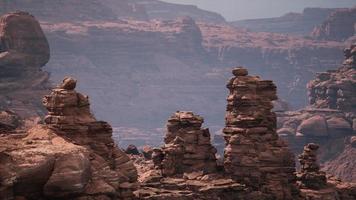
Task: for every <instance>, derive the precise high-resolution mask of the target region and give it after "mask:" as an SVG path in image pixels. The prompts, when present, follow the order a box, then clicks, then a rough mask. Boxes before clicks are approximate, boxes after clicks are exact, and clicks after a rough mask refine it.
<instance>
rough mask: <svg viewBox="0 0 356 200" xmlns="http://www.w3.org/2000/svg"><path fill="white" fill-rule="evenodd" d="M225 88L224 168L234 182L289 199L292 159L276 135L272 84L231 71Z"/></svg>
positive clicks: (241, 71)
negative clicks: (226, 90)
mask: <svg viewBox="0 0 356 200" xmlns="http://www.w3.org/2000/svg"><path fill="white" fill-rule="evenodd" d="M232 73H233V74H234V77H233V78H231V79H230V81H229V82H228V84H227V88H228V89H229V90H230V93H229V96H228V98H227V101H228V104H227V112H226V127H225V128H224V130H223V132H224V134H225V135H224V137H225V140H226V147H225V155H224V157H225V160H224V166H225V170H226V172H227V173H229V174H231V175H232V177H233V178H234V179H235V180H238V181H241V182H242V183H245V184H246V185H248V186H250V187H253V188H255V189H256V190H259V191H266V192H267V193H269V194H272V196H273V198H275V199H293V195H294V189H295V175H294V172H295V163H294V155H293V154H292V153H291V152H290V151H289V149H288V147H287V145H286V144H285V143H284V142H283V141H282V140H280V139H279V138H278V134H277V133H276V121H277V120H276V115H275V113H274V112H272V111H271V110H272V108H273V105H272V101H273V100H276V99H277V95H276V86H275V85H274V83H273V82H272V81H268V80H261V79H260V78H259V77H257V76H249V75H248V72H247V70H246V69H244V68H235V69H234V70H233V72H232Z"/></svg>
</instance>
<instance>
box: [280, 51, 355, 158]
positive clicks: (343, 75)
mask: <svg viewBox="0 0 356 200" xmlns="http://www.w3.org/2000/svg"><path fill="white" fill-rule="evenodd" d="M354 53H355V47H354V45H351V47H350V48H347V49H345V51H344V54H345V61H344V62H343V65H342V66H340V67H339V68H337V69H336V70H328V71H327V72H322V73H318V75H317V78H316V79H314V80H312V81H310V82H309V83H308V90H309V103H310V106H309V107H307V108H305V109H302V110H298V111H293V112H280V113H278V129H279V130H278V133H279V134H280V135H281V136H284V137H285V138H286V139H287V140H288V141H289V143H290V145H291V146H292V148H293V149H294V151H295V152H298V153H299V152H301V151H302V149H301V148H300V147H301V146H304V145H306V144H307V143H311V142H317V143H319V144H320V148H321V151H320V152H321V154H320V158H321V161H322V162H325V161H328V160H330V159H333V158H335V157H337V156H338V155H339V153H341V152H342V151H343V149H344V148H345V142H344V140H345V138H348V137H350V136H352V135H353V134H354V133H355V130H354V128H353V127H354V123H355V112H356V110H355V95H354V94H355V92H356V91H355V88H356V81H355V73H356V71H355V55H354ZM347 140H348V139H347Z"/></svg>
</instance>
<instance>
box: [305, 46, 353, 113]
mask: <svg viewBox="0 0 356 200" xmlns="http://www.w3.org/2000/svg"><path fill="white" fill-rule="evenodd" d="M344 55H345V61H344V65H343V66H342V67H341V68H338V69H336V70H329V71H327V72H322V73H319V74H318V75H317V78H316V79H315V80H312V81H311V82H309V84H308V90H309V103H310V104H311V105H312V106H314V107H317V108H331V109H337V110H341V111H343V112H345V113H349V112H353V113H356V96H355V93H356V78H355V74H356V45H351V47H350V48H346V49H345V50H344Z"/></svg>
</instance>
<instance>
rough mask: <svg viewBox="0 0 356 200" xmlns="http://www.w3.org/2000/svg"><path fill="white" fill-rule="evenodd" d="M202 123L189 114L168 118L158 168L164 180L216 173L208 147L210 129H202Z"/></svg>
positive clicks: (200, 119) (210, 149)
mask: <svg viewBox="0 0 356 200" xmlns="http://www.w3.org/2000/svg"><path fill="white" fill-rule="evenodd" d="M203 122H204V120H203V118H202V117H200V116H198V115H195V114H193V113H192V112H176V113H175V114H174V115H173V116H171V117H170V118H169V120H168V123H167V134H166V137H165V138H164V141H165V146H164V147H163V148H162V153H163V159H162V162H161V166H160V167H161V169H162V174H163V175H164V176H173V175H179V174H183V173H190V172H197V171H203V173H211V172H214V171H215V170H216V158H215V153H216V149H215V148H214V147H213V146H212V145H211V142H210V133H209V129H204V128H201V126H202V124H203Z"/></svg>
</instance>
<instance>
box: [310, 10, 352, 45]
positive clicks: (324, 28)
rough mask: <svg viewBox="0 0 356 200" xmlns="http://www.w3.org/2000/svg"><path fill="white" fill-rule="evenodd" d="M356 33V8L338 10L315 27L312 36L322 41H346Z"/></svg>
mask: <svg viewBox="0 0 356 200" xmlns="http://www.w3.org/2000/svg"><path fill="white" fill-rule="evenodd" d="M355 33H356V8H350V9H338V10H336V11H334V12H332V13H331V14H330V15H329V16H328V18H327V19H325V21H324V22H323V23H322V24H320V25H319V26H317V27H315V29H314V30H313V32H312V33H311V36H312V37H314V38H316V39H320V40H335V41H344V40H346V39H348V38H350V37H352V36H354V35H355Z"/></svg>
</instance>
